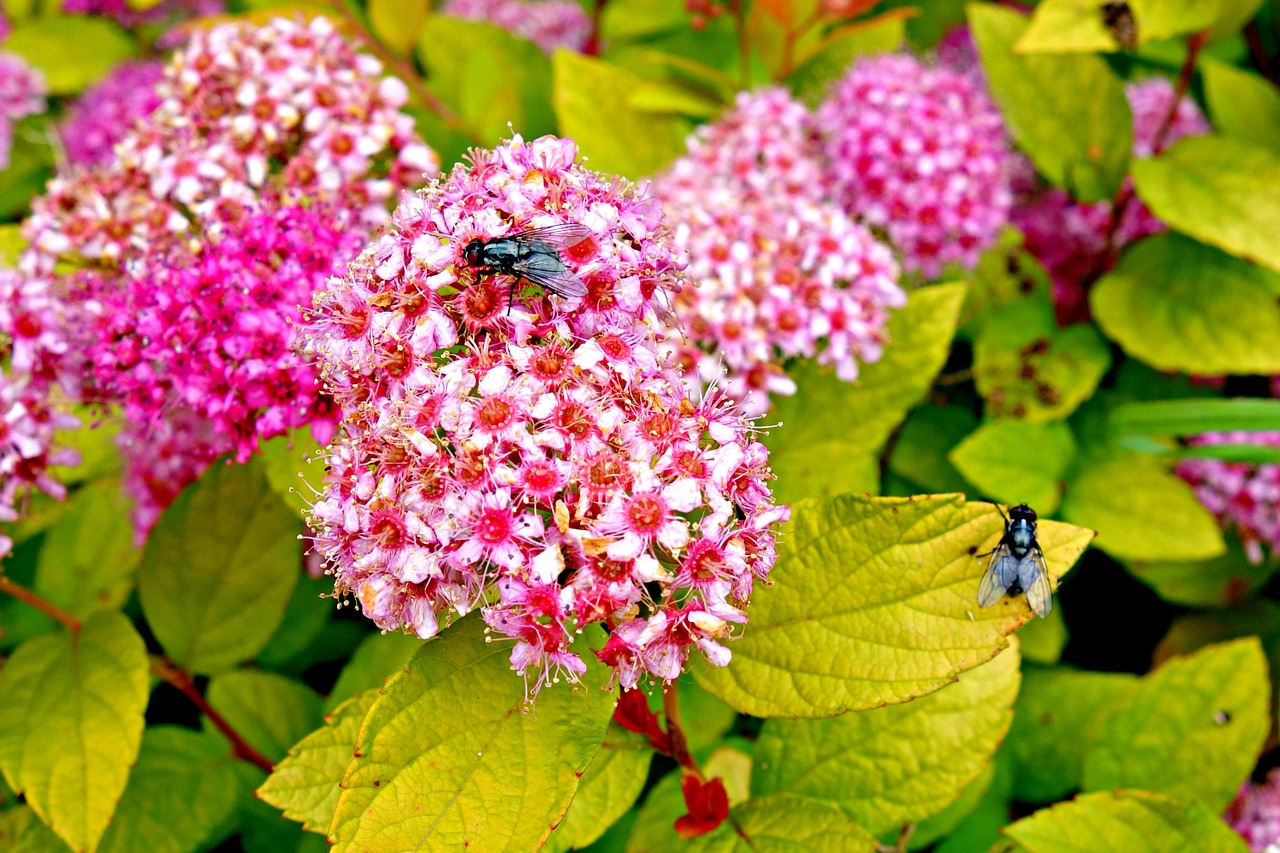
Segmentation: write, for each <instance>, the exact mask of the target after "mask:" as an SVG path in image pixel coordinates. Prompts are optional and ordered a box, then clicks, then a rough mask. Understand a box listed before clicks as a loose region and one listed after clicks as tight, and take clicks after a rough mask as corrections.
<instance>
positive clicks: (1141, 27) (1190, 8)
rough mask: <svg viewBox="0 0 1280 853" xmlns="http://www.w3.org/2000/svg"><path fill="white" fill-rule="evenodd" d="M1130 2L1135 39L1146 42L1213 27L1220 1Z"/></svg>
mask: <svg viewBox="0 0 1280 853" xmlns="http://www.w3.org/2000/svg"><path fill="white" fill-rule="evenodd" d="M1231 2H1234V0H1231ZM1132 5H1133V17H1134V19H1135V21H1136V22H1137V25H1138V41H1139V43H1142V44H1145V43H1146V42H1150V41H1160V40H1162V39H1168V38H1173V37H1174V36H1180V35H1183V34H1185V33H1193V32H1196V31H1198V30H1203V29H1206V28H1208V27H1210V26H1212V25H1213V23H1214V21H1215V20H1217V18H1218V6H1219V5H1220V3H1219V0H1132Z"/></svg>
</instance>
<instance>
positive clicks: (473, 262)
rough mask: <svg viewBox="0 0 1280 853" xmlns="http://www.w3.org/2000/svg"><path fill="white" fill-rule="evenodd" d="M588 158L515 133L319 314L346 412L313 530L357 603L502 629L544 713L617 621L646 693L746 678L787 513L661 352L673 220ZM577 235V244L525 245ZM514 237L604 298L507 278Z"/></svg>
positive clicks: (415, 623) (337, 285)
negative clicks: (691, 682) (732, 652)
mask: <svg viewBox="0 0 1280 853" xmlns="http://www.w3.org/2000/svg"><path fill="white" fill-rule="evenodd" d="M576 155H577V149H576V146H575V145H574V144H573V142H572V141H569V140H563V139H557V138H554V137H545V138H542V139H539V140H535V141H532V142H525V141H524V140H522V139H520V138H519V137H516V138H515V139H513V140H512V141H511V142H509V143H507V144H504V145H502V146H500V147H499V148H497V149H496V150H493V151H474V152H472V154H471V161H470V165H464V164H460V165H458V166H457V167H456V168H455V169H454V170H453V172H452V173H451V174H450V175H449V176H448V177H447V178H444V179H441V180H439V181H437V182H436V183H434V184H432V185H430V186H428V187H427V188H426V189H425V190H423V191H421V192H419V193H418V194H417V195H415V196H413V197H407V198H406V199H405V201H403V202H402V203H401V205H400V207H399V208H398V209H397V210H396V212H395V213H394V214H393V217H392V227H391V228H390V229H389V230H388V231H386V232H384V233H383V234H382V236H381V237H379V238H378V239H377V240H376V241H375V242H374V243H373V245H372V246H370V247H369V248H368V249H366V251H365V252H364V253H363V254H362V255H361V256H360V257H359V258H358V259H357V260H356V261H355V262H354V263H353V264H352V265H351V266H350V268H349V271H348V273H347V275H346V276H344V277H342V278H341V279H334V280H333V281H332V282H331V284H330V286H329V288H328V289H327V290H325V291H322V292H321V293H319V294H317V296H316V301H315V307H314V316H313V318H312V320H311V325H310V331H309V336H308V339H307V344H306V347H307V351H308V353H309V354H311V355H312V356H313V357H314V358H315V359H316V360H317V361H318V362H319V363H320V365H321V366H322V376H323V379H324V382H325V385H326V389H327V390H328V391H329V393H330V394H332V395H333V397H334V399H335V401H336V402H337V403H338V404H339V405H340V407H341V408H342V410H343V412H344V413H345V418H344V420H343V423H342V425H341V428H340V431H339V435H338V438H337V439H336V441H335V442H334V443H333V445H332V446H331V449H330V459H329V468H330V473H329V481H328V486H327V488H326V489H325V491H324V492H323V493H322V494H321V495H320V497H319V499H318V500H317V502H316V504H315V506H314V509H313V513H312V519H311V527H312V529H313V530H314V531H315V537H316V538H315V547H316V549H317V550H318V551H319V552H320V553H321V554H322V555H323V556H324V557H325V558H326V559H327V560H328V562H329V564H330V567H331V568H330V571H331V572H332V573H333V574H334V575H335V577H336V583H337V588H338V590H339V592H343V593H346V592H350V593H352V594H353V595H354V596H355V599H356V600H357V601H358V602H359V603H360V606H361V607H362V609H363V610H364V612H365V613H366V614H367V615H368V616H369V617H370V618H372V619H373V620H374V621H375V622H376V623H377V624H378V625H379V626H381V627H382V628H384V629H388V630H391V629H397V630H405V631H410V632H413V633H416V634H417V635H419V636H421V637H429V636H432V635H433V634H435V633H436V631H437V630H438V629H439V627H440V623H441V622H442V621H446V620H448V619H450V618H451V617H452V615H453V614H463V613H466V612H468V611H470V610H472V609H475V608H477V607H481V608H482V611H483V616H484V619H485V621H486V623H487V625H488V626H489V628H490V630H491V631H492V632H495V633H496V634H499V635H502V636H504V637H508V638H510V639H512V640H514V641H515V644H514V647H513V649H512V652H511V663H512V666H513V668H514V669H516V670H517V671H518V672H520V673H522V674H523V675H524V676H525V678H526V683H527V684H528V685H529V686H530V689H531V691H533V692H536V691H537V689H538V688H540V687H541V686H542V685H544V684H545V683H546V682H547V681H548V680H554V679H556V678H559V677H562V676H563V677H567V678H569V679H571V680H576V679H577V677H578V676H579V674H581V673H582V672H583V671H584V670H585V663H584V661H583V659H582V657H581V653H582V652H583V651H585V648H583V647H582V644H585V643H586V641H585V640H583V641H581V643H579V644H578V645H575V638H577V637H578V635H579V634H581V633H582V630H583V628H584V627H585V626H588V625H591V624H593V623H599V624H602V625H604V626H605V627H606V628H607V629H608V631H609V638H608V641H607V642H606V643H605V644H604V645H603V647H601V648H595V649H593V650H592V651H594V652H595V653H596V654H597V655H598V656H599V657H600V659H601V660H603V661H605V662H606V663H607V664H608V665H610V666H611V667H613V668H614V670H615V672H616V673H617V678H618V680H619V681H620V682H621V683H622V684H623V685H624V686H627V687H631V686H635V685H636V684H637V683H639V682H640V681H641V680H642V679H648V678H653V679H661V680H670V679H673V678H675V677H676V676H677V675H678V674H679V672H680V671H681V669H682V667H683V666H684V664H685V662H686V660H687V657H688V655H689V653H690V650H691V649H695V648H696V649H698V650H700V651H701V652H702V653H703V654H704V655H706V656H707V658H708V659H710V660H711V661H712V662H713V663H717V664H723V663H726V662H727V661H728V658H729V651H728V649H727V648H726V647H725V646H723V645H722V644H721V642H722V641H723V640H725V639H726V638H727V637H728V636H729V635H730V633H731V628H732V626H733V625H734V624H737V623H742V622H744V621H745V620H746V613H745V608H746V604H747V600H748V599H749V597H750V594H751V591H752V587H753V584H754V583H755V581H757V580H759V579H762V578H764V577H766V576H767V574H768V572H769V570H770V568H771V567H772V565H773V562H774V559H775V555H776V551H775V546H774V538H773V534H772V533H771V530H770V528H771V526H772V525H773V524H774V523H775V522H777V521H779V520H781V519H783V518H785V517H786V515H787V511H786V509H785V508H778V507H775V506H774V505H773V503H772V499H771V495H770V491H769V488H768V485H767V483H768V479H769V476H770V474H769V470H768V467H767V463H768V456H767V451H766V450H765V448H764V447H763V446H762V445H761V444H760V443H759V442H757V441H756V440H755V439H754V437H753V430H752V428H751V425H750V423H749V422H748V421H746V420H745V419H744V418H743V417H742V416H741V415H740V414H739V413H738V412H737V411H736V410H735V409H734V408H733V406H732V405H731V404H730V403H729V402H728V401H727V400H726V399H725V398H724V397H722V396H709V397H706V398H703V399H702V400H701V401H697V400H694V399H692V398H690V397H689V396H688V395H687V394H686V392H685V390H684V386H683V383H682V382H681V380H680V378H679V376H678V375H676V374H675V373H674V372H673V371H672V370H670V369H669V368H668V367H667V366H666V365H665V364H664V361H663V359H662V357H661V355H660V353H659V350H658V345H657V329H658V327H659V325H660V323H659V320H658V317H659V315H660V314H661V312H662V310H663V309H662V302H663V300H664V299H665V298H667V297H668V295H669V290H670V288H671V286H672V283H673V280H674V278H675V277H676V276H677V275H678V273H679V264H678V262H677V261H676V260H675V258H674V257H673V255H672V252H671V249H670V247H669V245H668V239H667V233H666V229H665V227H664V226H663V224H662V219H661V214H662V211H661V206H660V205H659V204H658V203H657V202H656V201H655V200H653V199H650V198H646V197H645V196H644V195H642V194H641V193H639V192H638V191H637V190H636V189H635V188H634V187H632V186H631V185H629V184H628V183H626V182H625V181H622V180H618V179H610V178H607V177H605V176H603V175H600V174H598V173H595V172H592V171H589V170H587V169H586V168H584V167H582V166H581V165H579V164H578V163H576V162H575V161H576ZM566 227H568V228H572V229H575V230H576V232H577V233H578V234H580V235H581V237H580V239H577V240H575V241H573V243H572V245H565V246H562V247H560V248H558V249H553V248H551V247H550V245H549V244H547V243H532V242H526V243H523V244H522V243H520V242H519V241H520V239H521V238H520V237H519V236H518V235H520V234H521V233H522V232H525V231H527V230H529V229H545V228H561V229H563V228H566ZM588 233H589V236H587V234H588ZM490 241H507V242H505V243H498V244H496V245H500V246H505V247H507V248H510V247H512V246H513V245H515V246H523V247H524V248H525V249H526V250H528V251H536V252H539V253H541V254H540V264H541V266H542V267H544V268H547V267H553V266H563V267H564V274H565V275H568V276H573V277H574V278H575V279H576V280H577V281H578V282H579V283H580V284H581V288H580V289H581V291H582V292H581V295H570V296H569V297H568V298H564V297H562V296H561V295H556V294H554V293H551V292H549V291H547V290H545V289H543V288H540V287H536V286H531V285H530V284H529V282H527V281H517V280H516V277H517V275H518V273H519V268H518V267H514V266H513V267H511V268H509V269H502V268H499V269H496V270H495V269H492V268H489V267H485V266H483V265H482V264H481V263H480V262H479V261H480V253H479V252H477V251H476V247H477V246H481V247H483V246H486V245H490ZM468 248H470V249H471V251H468Z"/></svg>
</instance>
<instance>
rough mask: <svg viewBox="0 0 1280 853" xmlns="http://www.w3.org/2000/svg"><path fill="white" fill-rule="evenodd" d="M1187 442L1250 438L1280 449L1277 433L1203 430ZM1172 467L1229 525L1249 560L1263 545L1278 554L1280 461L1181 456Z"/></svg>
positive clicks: (1234, 441) (1248, 441) (1221, 442)
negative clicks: (1242, 460)
mask: <svg viewBox="0 0 1280 853" xmlns="http://www.w3.org/2000/svg"><path fill="white" fill-rule="evenodd" d="M1190 444H1191V445H1192V446H1193V447H1203V446H1211V445H1231V444H1256V445H1260V446H1263V447H1273V448H1276V449H1280V433H1277V432H1222V433H1208V434H1205V435H1202V436H1197V437H1196V438H1194V439H1192V440H1191V442H1190ZM1176 473H1177V474H1178V476H1179V477H1181V478H1182V479H1184V480H1186V481H1187V482H1188V483H1190V484H1191V486H1192V488H1194V489H1195V492H1196V497H1197V498H1199V499H1200V503H1202V504H1204V506H1205V508H1206V509H1208V510H1209V511H1210V512H1212V513H1213V514H1214V516H1216V517H1217V519H1218V521H1219V522H1220V523H1221V524H1222V525H1223V526H1224V527H1230V528H1234V529H1235V531H1236V532H1237V533H1238V534H1239V536H1240V540H1241V542H1243V543H1244V548H1245V553H1246V554H1247V555H1248V556H1249V559H1250V560H1251V561H1252V562H1254V563H1261V562H1262V560H1263V558H1264V552H1263V546H1264V545H1265V546H1267V548H1268V549H1269V550H1270V552H1271V554H1272V555H1273V556H1274V555H1276V554H1280V465H1270V464H1266V465H1255V464H1251V463H1248V462H1225V461H1223V460H1220V459H1186V460H1183V461H1182V462H1181V463H1179V464H1178V467H1177V469H1176Z"/></svg>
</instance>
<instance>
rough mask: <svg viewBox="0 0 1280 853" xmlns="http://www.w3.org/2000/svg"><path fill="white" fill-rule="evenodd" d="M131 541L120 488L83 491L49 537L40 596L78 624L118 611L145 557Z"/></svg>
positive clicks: (103, 484) (106, 485) (105, 484)
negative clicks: (74, 618) (142, 557)
mask: <svg viewBox="0 0 1280 853" xmlns="http://www.w3.org/2000/svg"><path fill="white" fill-rule="evenodd" d="M86 531H93V535H92V536H86V535H85V533H86ZM133 536H134V532H133V525H132V524H130V523H129V513H128V502H127V500H126V499H125V497H124V495H123V494H122V493H121V491H120V483H119V482H118V481H115V480H105V481H98V482H95V483H91V484H89V485H88V486H85V487H84V488H83V489H80V490H79V491H77V492H76V493H75V497H74V498H73V499H72V501H71V508H70V511H68V512H67V513H66V514H65V515H63V516H62V517H61V518H60V519H59V520H58V522H57V523H56V524H54V526H53V527H51V528H50V529H49V531H48V532H47V533H46V534H45V543H44V547H43V548H42V549H41V550H40V562H39V564H38V565H37V567H36V592H38V593H40V594H41V595H42V596H44V597H45V598H46V599H47V600H49V601H51V602H53V603H54V604H56V605H57V606H59V607H61V608H62V609H63V610H65V611H67V612H68V613H70V614H71V615H72V616H75V617H77V618H79V619H83V618H85V617H87V616H89V615H90V614H92V613H96V612H97V611H99V610H119V609H120V608H121V607H123V606H124V602H125V599H126V598H128V597H129V592H130V591H131V590H132V589H133V576H134V570H135V569H136V568H137V566H138V560H139V558H140V557H141V556H142V554H141V552H140V551H139V550H138V549H137V548H135V547H134V544H133Z"/></svg>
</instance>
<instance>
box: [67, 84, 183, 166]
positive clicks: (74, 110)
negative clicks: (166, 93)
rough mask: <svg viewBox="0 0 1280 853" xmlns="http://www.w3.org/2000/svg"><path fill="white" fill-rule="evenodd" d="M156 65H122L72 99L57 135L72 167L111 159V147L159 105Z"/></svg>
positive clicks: (90, 164) (95, 163) (93, 164)
mask: <svg viewBox="0 0 1280 853" xmlns="http://www.w3.org/2000/svg"><path fill="white" fill-rule="evenodd" d="M163 73H164V66H163V65H162V64H161V63H159V62H124V63H121V64H120V65H118V66H116V68H115V69H114V70H113V71H112V72H111V73H110V74H109V75H107V77H106V78H104V79H103V80H102V81H100V82H99V83H97V84H95V85H94V86H93V87H92V88H90V89H88V90H87V91H86V92H85V93H84V94H83V95H81V96H80V97H79V98H77V99H76V101H75V103H73V104H72V105H71V107H70V109H68V110H67V115H66V118H64V119H63V121H62V125H61V128H60V129H59V135H60V136H61V137H62V144H63V147H64V148H66V151H67V159H68V160H69V161H70V162H71V165H72V166H96V165H99V164H101V163H105V162H107V161H108V160H110V159H111V156H112V148H114V146H115V144H116V143H117V142H119V141H120V140H121V139H122V138H124V135H125V134H126V133H128V132H129V130H130V129H131V128H132V126H133V123H134V122H135V121H136V120H138V119H141V118H146V117H147V116H149V115H151V113H152V112H153V111H154V110H155V108H156V107H158V106H160V100H161V99H160V93H159V92H158V91H157V90H156V84H157V83H159V82H160V79H161V76H162V74H163Z"/></svg>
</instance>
